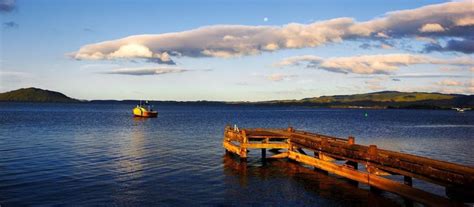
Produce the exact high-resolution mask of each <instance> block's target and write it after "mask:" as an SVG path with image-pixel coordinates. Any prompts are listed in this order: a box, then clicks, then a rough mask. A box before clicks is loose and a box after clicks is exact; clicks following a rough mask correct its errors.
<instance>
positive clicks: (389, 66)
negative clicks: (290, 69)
mask: <svg viewBox="0 0 474 207" xmlns="http://www.w3.org/2000/svg"><path fill="white" fill-rule="evenodd" d="M417 64H433V65H467V66H472V65H474V60H473V59H471V58H468V57H465V58H454V59H438V58H432V57H428V56H425V55H413V54H385V55H361V56H353V57H334V58H326V59H324V58H321V57H318V56H314V55H304V56H294V57H289V58H285V59H283V60H281V61H280V62H278V63H275V64H274V66H277V67H285V66H299V65H305V67H307V68H316V69H323V70H327V71H330V72H337V73H356V74H392V73H393V72H394V71H397V70H398V69H399V68H400V67H403V66H409V65H417Z"/></svg>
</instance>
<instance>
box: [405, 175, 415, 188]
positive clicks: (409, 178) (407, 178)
mask: <svg viewBox="0 0 474 207" xmlns="http://www.w3.org/2000/svg"><path fill="white" fill-rule="evenodd" d="M403 183H404V184H405V185H408V186H410V187H412V186H413V179H412V178H411V177H410V176H403Z"/></svg>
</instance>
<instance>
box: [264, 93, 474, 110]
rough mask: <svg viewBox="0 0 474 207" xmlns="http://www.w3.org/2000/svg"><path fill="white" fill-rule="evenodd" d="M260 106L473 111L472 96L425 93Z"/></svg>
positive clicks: (285, 101) (336, 98) (344, 97)
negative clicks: (460, 109) (463, 108)
mask: <svg viewBox="0 0 474 207" xmlns="http://www.w3.org/2000/svg"><path fill="white" fill-rule="evenodd" d="M259 104H271V105H305V106H314V107H328V108H353V107H354V108H357V107H369V108H429V109H443V108H452V107H469V108H472V107H474V96H473V95H460V94H441V93H425V92H398V91H381V92H375V93H365V94H354V95H335V96H321V97H313V98H305V99H301V100H275V101H266V102H259Z"/></svg>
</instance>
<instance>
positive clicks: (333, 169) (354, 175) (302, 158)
mask: <svg viewBox="0 0 474 207" xmlns="http://www.w3.org/2000/svg"><path fill="white" fill-rule="evenodd" d="M288 158H289V159H292V160H295V161H298V162H301V163H304V164H307V165H310V166H313V167H317V168H319V169H321V170H324V171H327V172H330V173H333V174H336V175H339V176H343V177H345V178H349V179H351V180H355V181H358V182H361V183H365V184H367V185H370V186H374V187H377V188H379V189H382V190H385V191H388V192H392V193H395V194H398V195H401V196H403V197H406V198H409V199H412V200H414V201H416V202H420V203H422V204H427V205H430V206H452V205H459V204H458V203H453V202H451V201H450V200H448V199H446V198H443V197H441V196H437V195H434V194H431V193H428V192H425V191H422V190H419V189H416V188H411V187H410V186H407V185H404V184H402V183H398V182H395V181H392V180H389V179H386V178H382V177H379V176H376V175H371V174H368V173H364V172H360V171H357V170H353V169H351V168H349V167H346V166H339V165H337V164H334V163H331V162H326V161H323V160H319V159H316V158H314V157H311V156H307V155H303V154H300V153H297V152H294V151H289V154H288Z"/></svg>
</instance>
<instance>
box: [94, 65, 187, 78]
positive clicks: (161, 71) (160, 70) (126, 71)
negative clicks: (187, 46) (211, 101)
mask: <svg viewBox="0 0 474 207" xmlns="http://www.w3.org/2000/svg"><path fill="white" fill-rule="evenodd" d="M188 71H190V70H188V69H182V68H169V67H138V68H117V69H113V70H110V71H105V72H102V73H104V74H118V75H134V76H145V75H165V74H170V73H184V72H188Z"/></svg>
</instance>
